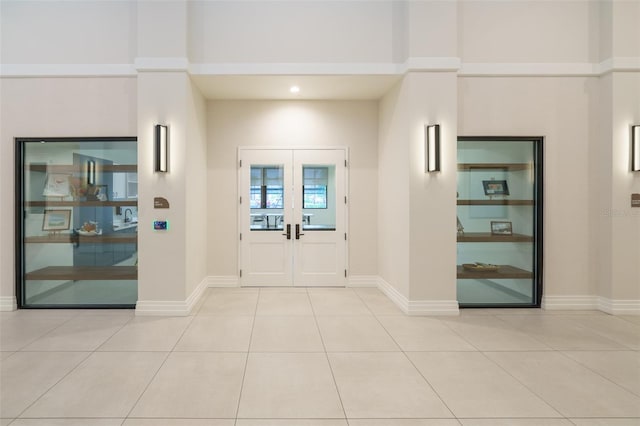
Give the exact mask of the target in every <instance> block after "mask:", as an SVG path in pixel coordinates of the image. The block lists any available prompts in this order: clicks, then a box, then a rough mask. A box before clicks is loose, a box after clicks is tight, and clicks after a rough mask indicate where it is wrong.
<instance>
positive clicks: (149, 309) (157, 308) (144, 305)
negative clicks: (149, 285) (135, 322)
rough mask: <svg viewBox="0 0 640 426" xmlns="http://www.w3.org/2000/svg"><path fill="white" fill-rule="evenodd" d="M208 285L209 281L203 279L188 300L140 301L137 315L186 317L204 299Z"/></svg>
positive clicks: (137, 305)
mask: <svg viewBox="0 0 640 426" xmlns="http://www.w3.org/2000/svg"><path fill="white" fill-rule="evenodd" d="M207 284H208V279H207V278H205V279H203V280H202V281H201V282H200V284H198V286H197V287H196V288H195V289H194V290H193V292H192V293H191V294H190V295H189V297H187V299H186V300H158V301H156V300H139V301H138V303H136V315H137V316H176V317H186V316H187V315H189V314H191V310H192V309H193V307H194V306H195V305H196V303H198V301H199V300H200V298H201V297H202V294H203V293H204V291H205V290H206V289H207Z"/></svg>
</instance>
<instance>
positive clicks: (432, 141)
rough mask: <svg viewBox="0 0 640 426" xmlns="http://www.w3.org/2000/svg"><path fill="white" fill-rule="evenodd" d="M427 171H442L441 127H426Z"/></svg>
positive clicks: (436, 125)
mask: <svg viewBox="0 0 640 426" xmlns="http://www.w3.org/2000/svg"><path fill="white" fill-rule="evenodd" d="M424 133H425V147H424V151H425V159H424V165H425V171H426V172H439V171H440V125H439V124H432V125H427V126H425V132H424Z"/></svg>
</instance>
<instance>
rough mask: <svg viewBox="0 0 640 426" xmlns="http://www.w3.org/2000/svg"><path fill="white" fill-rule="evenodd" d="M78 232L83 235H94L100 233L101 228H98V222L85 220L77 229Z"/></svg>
mask: <svg viewBox="0 0 640 426" xmlns="http://www.w3.org/2000/svg"><path fill="white" fill-rule="evenodd" d="M78 234H80V235H82V236H84V237H95V236H97V235H102V229H98V222H85V223H84V224H83V225H82V226H81V227H80V228H79V229H78Z"/></svg>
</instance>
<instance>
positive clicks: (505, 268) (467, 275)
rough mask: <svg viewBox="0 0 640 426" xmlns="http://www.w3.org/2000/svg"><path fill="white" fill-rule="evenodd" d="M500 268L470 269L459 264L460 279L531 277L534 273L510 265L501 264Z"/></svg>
mask: <svg viewBox="0 0 640 426" xmlns="http://www.w3.org/2000/svg"><path fill="white" fill-rule="evenodd" d="M499 266H500V268H499V269H498V270H497V271H491V272H482V271H468V270H466V269H464V268H463V267H462V265H458V267H457V272H458V279H483V278H491V279H531V278H533V273H532V272H530V271H526V270H524V269H520V268H516V267H515V266H510V265H499Z"/></svg>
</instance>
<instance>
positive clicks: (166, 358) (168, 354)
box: [105, 315, 195, 426]
mask: <svg viewBox="0 0 640 426" xmlns="http://www.w3.org/2000/svg"><path fill="white" fill-rule="evenodd" d="M189 316H191V315H189ZM194 318H195V316H193V317H192V318H191V321H189V324H187V326H186V327H185V328H184V330H182V333H180V337H178V338H177V339H176V342H175V343H174V344H173V347H172V348H171V349H170V350H169V351H168V352H167V354H166V355H165V357H164V360H162V363H161V364H160V366H159V367H158V369H157V370H156V372H155V373H154V374H153V376H152V377H151V379H150V380H149V382H148V383H147V385H146V386H145V387H144V389H143V390H142V392H140V395H138V398H136V401H135V402H134V403H133V405H131V408H130V409H129V412H128V413H127V414H126V416H125V417H124V419H123V420H122V423H121V426H122V425H124V423H125V422H126V421H127V419H129V416H130V415H131V413H132V412H133V410H134V409H135V408H136V406H137V405H138V403H139V402H140V400H141V399H142V397H143V396H144V394H145V392H147V389H149V386H151V383H153V381H154V380H155V378H156V376H157V375H158V373H159V372H160V370H161V369H162V367H164V365H165V364H166V363H167V360H168V359H169V356H171V354H172V353H173V351H174V350H175V348H176V346H177V345H178V342H179V341H180V339H182V336H184V333H186V331H187V329H188V328H189V327H190V326H191V323H192V322H193V320H194ZM105 343H106V342H105ZM132 352H144V351H132ZM150 352H154V353H155V352H165V351H150Z"/></svg>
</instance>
